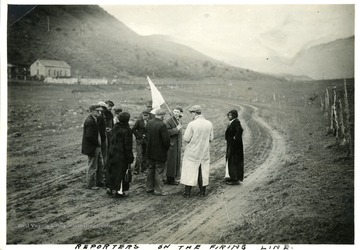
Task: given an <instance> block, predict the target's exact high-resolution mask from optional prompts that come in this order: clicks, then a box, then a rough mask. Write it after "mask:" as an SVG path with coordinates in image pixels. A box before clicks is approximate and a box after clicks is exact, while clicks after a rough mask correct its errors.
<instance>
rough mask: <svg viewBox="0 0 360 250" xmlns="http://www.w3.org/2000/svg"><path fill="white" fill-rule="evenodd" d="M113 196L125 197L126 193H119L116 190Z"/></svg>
mask: <svg viewBox="0 0 360 250" xmlns="http://www.w3.org/2000/svg"><path fill="white" fill-rule="evenodd" d="M114 197H115V198H125V197H128V195H127V194H119V193H118V192H116V193H115V194H114Z"/></svg>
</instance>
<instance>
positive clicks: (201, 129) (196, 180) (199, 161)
mask: <svg viewBox="0 0 360 250" xmlns="http://www.w3.org/2000/svg"><path fill="white" fill-rule="evenodd" d="M189 112H190V114H191V117H192V119H193V120H192V121H191V122H189V124H188V125H187V127H186V130H185V133H184V137H183V139H184V141H185V142H187V143H188V144H187V145H186V148H185V151H184V157H183V162H182V170H181V179H180V183H181V184H184V185H185V192H184V194H183V196H184V197H186V198H188V197H190V194H191V187H195V186H197V185H199V189H200V196H205V192H206V186H208V185H209V175H210V142H211V141H212V140H213V139H214V130H213V125H212V123H211V122H210V121H208V120H206V119H205V117H204V116H203V115H202V114H201V107H200V106H199V105H194V106H192V107H191V108H190V109H189Z"/></svg>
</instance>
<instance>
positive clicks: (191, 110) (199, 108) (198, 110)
mask: <svg viewBox="0 0 360 250" xmlns="http://www.w3.org/2000/svg"><path fill="white" fill-rule="evenodd" d="M189 112H196V113H198V112H201V107H200V106H199V105H194V106H192V107H190V108H189Z"/></svg>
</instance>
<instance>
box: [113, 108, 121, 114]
mask: <svg viewBox="0 0 360 250" xmlns="http://www.w3.org/2000/svg"><path fill="white" fill-rule="evenodd" d="M114 112H115V114H119V113H121V112H122V108H115V109H114Z"/></svg>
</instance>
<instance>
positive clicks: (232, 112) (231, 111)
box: [227, 109, 238, 118]
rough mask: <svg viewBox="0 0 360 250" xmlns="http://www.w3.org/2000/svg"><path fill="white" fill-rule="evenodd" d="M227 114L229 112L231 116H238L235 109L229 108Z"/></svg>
mask: <svg viewBox="0 0 360 250" xmlns="http://www.w3.org/2000/svg"><path fill="white" fill-rule="evenodd" d="M227 114H228V115H229V114H231V116H232V118H237V117H238V112H237V110H235V109H233V110H230V111H229V112H228V113H227Z"/></svg>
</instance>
